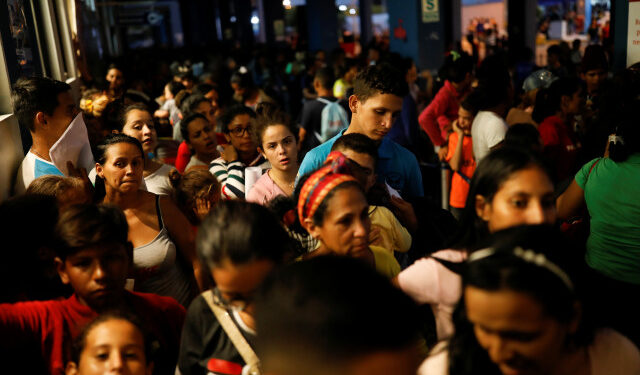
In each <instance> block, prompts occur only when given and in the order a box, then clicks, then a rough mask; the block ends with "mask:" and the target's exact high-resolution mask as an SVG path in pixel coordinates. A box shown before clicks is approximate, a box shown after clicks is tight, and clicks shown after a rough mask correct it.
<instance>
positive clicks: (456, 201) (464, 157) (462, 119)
mask: <svg viewBox="0 0 640 375" xmlns="http://www.w3.org/2000/svg"><path fill="white" fill-rule="evenodd" d="M473 96H474V95H473V94H470V95H468V96H467V98H465V100H463V101H462V103H460V108H459V109H458V118H457V119H456V120H454V121H453V123H452V128H453V133H451V135H450V136H449V147H448V152H447V156H446V158H445V160H446V161H447V162H448V163H449V166H451V169H452V170H453V172H454V173H453V177H452V178H451V193H450V194H449V206H450V210H451V213H452V214H453V216H455V217H456V219H458V220H459V219H460V217H461V215H462V210H463V209H464V205H465V202H466V201H467V193H468V192H469V182H470V181H471V177H472V176H473V172H474V171H475V169H476V161H475V159H474V158H473V143H472V139H471V124H472V123H473V118H474V116H475V114H476V110H475V107H474V105H473V103H472V100H473Z"/></svg>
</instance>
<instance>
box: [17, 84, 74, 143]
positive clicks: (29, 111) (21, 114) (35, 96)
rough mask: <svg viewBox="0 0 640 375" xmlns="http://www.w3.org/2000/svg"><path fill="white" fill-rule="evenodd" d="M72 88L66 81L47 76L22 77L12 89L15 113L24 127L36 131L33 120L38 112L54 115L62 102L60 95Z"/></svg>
mask: <svg viewBox="0 0 640 375" xmlns="http://www.w3.org/2000/svg"><path fill="white" fill-rule="evenodd" d="M69 90H71V86H69V85H68V84H66V83H64V82H60V81H56V80H54V79H51V78H47V77H20V78H18V81H17V82H16V83H15V84H14V85H13V90H11V102H12V103H13V113H14V114H15V115H16V118H17V119H18V124H20V126H21V127H22V128H23V129H28V130H29V131H35V129H34V127H33V120H34V119H35V116H36V114H37V113H38V112H44V113H46V114H48V115H53V111H54V110H55V109H56V107H57V106H58V105H59V104H60V103H58V95H59V94H61V93H63V92H67V91H69Z"/></svg>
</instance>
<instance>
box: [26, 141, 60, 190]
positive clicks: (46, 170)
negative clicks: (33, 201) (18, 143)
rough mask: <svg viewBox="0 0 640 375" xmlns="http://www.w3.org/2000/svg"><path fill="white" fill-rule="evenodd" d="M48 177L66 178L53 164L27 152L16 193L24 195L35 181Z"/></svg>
mask: <svg viewBox="0 0 640 375" xmlns="http://www.w3.org/2000/svg"><path fill="white" fill-rule="evenodd" d="M47 175H56V176H64V174H62V172H61V171H60V170H59V169H58V168H57V167H56V166H55V165H53V163H51V162H49V161H46V160H44V159H42V158H40V157H39V156H36V154H33V153H32V152H31V151H29V152H27V155H25V157H24V159H22V163H21V164H20V169H18V176H17V178H16V184H15V187H14V193H15V194H16V195H18V194H24V192H25V191H27V188H28V187H29V185H30V184H31V182H32V181H33V180H35V179H36V178H38V177H40V176H47Z"/></svg>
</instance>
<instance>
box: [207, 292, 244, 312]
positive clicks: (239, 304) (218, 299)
mask: <svg viewBox="0 0 640 375" xmlns="http://www.w3.org/2000/svg"><path fill="white" fill-rule="evenodd" d="M251 302H253V297H247V296H242V295H235V296H233V298H232V299H231V300H228V299H226V298H224V297H223V296H222V292H220V289H218V287H215V288H213V303H215V304H216V305H217V306H219V307H222V308H223V309H225V310H234V311H237V312H241V311H244V309H246V308H247V306H249V305H250V304H251Z"/></svg>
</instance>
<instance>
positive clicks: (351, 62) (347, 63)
mask: <svg viewBox="0 0 640 375" xmlns="http://www.w3.org/2000/svg"><path fill="white" fill-rule="evenodd" d="M354 67H356V68H357V67H358V60H356V59H350V58H347V59H345V60H344V65H342V66H341V67H340V69H339V71H338V78H343V77H344V75H345V74H347V73H348V72H349V70H351V69H352V68H354ZM323 69H325V68H323ZM332 84H333V82H332ZM332 87H333V86H332Z"/></svg>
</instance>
